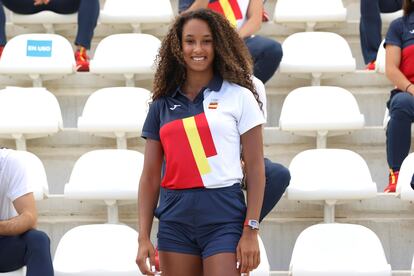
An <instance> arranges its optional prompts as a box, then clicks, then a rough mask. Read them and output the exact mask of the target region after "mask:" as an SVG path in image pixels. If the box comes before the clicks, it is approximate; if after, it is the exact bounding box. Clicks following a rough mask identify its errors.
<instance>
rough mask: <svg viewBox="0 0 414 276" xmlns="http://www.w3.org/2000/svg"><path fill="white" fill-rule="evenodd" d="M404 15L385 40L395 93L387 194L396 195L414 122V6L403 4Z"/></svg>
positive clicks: (409, 1) (391, 107)
mask: <svg viewBox="0 0 414 276" xmlns="http://www.w3.org/2000/svg"><path fill="white" fill-rule="evenodd" d="M403 4H404V5H403V10H404V15H403V16H402V17H400V18H397V19H395V20H394V21H393V22H391V25H390V27H389V29H388V32H387V36H386V38H385V51H386V60H385V72H386V75H387V77H388V79H389V80H390V81H391V82H392V83H393V85H394V86H395V89H393V90H392V91H391V94H390V100H389V101H388V103H387V106H388V109H389V111H390V120H389V122H388V126H387V134H386V135H387V141H386V146H387V161H388V166H389V169H390V174H389V184H388V186H387V187H386V188H385V190H384V192H386V193H391V192H395V189H396V186H397V181H398V175H399V171H400V168H401V165H402V163H403V161H404V159H405V158H406V157H407V155H408V153H409V151H410V146H411V124H412V123H413V122H414V67H413V64H414V41H413V39H412V37H413V34H412V29H413V23H412V22H414V2H413V1H412V0H404V2H403Z"/></svg>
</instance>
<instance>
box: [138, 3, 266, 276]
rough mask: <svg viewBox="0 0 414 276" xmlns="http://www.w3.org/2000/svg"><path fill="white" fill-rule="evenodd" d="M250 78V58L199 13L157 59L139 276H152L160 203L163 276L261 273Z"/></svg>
mask: <svg viewBox="0 0 414 276" xmlns="http://www.w3.org/2000/svg"><path fill="white" fill-rule="evenodd" d="M251 76H252V63H251V60H250V58H249V54H248V51H247V49H246V47H245V46H244V43H243V41H242V40H241V39H240V38H239V36H238V34H237V33H236V31H235V30H234V29H233V27H231V25H230V24H229V23H228V21H227V20H226V19H225V18H224V17H222V16H221V15H219V14H217V13H214V12H212V11H209V10H205V9H202V10H197V11H193V12H189V13H185V14H183V15H181V16H180V17H178V18H177V19H176V20H175V22H174V24H173V26H172V27H171V29H170V30H169V32H168V34H167V36H166V38H165V39H164V41H163V43H162V46H161V49H160V53H159V56H158V67H157V70H156V73H155V79H154V91H153V93H154V94H153V103H152V104H151V107H150V110H149V113H148V116H147V119H146V122H145V124H144V127H143V132H142V133H143V134H142V135H143V137H144V138H146V139H147V141H146V145H145V161H144V169H143V172H142V176H141V180H140V186H139V195H138V207H139V233H140V235H139V250H138V255H137V264H138V266H139V268H140V270H141V272H142V273H143V274H148V275H154V274H155V273H156V271H155V269H154V265H155V249H154V247H153V245H152V244H151V241H150V231H151V226H152V221H153V216H154V210H155V207H156V204H157V200H158V196H159V194H160V203H159V206H158V208H157V209H156V210H155V216H156V217H158V219H159V229H158V235H157V237H158V249H159V256H160V263H161V268H160V269H161V271H162V275H167V276H168V275H203V274H204V275H218V276H220V275H230V276H231V275H240V273H248V272H249V271H251V270H253V269H254V268H256V267H257V266H258V264H259V263H260V254H259V245H258V237H257V232H258V231H257V228H258V220H259V215H260V209H261V206H262V200H263V192H264V164H263V144H262V126H261V125H262V124H263V123H264V117H263V114H262V112H261V110H260V105H261V102H260V101H259V100H258V94H257V93H256V91H255V89H254V86H253V83H252V79H251ZM240 146H242V148H243V160H244V162H245V170H246V175H247V183H248V194H247V202H248V204H247V208H246V205H245V202H244V195H243V193H242V191H241V187H240V182H241V180H242V178H243V173H242V169H241V165H240V150H241V147H240ZM163 161H165V168H164V176H163V178H162V180H161V181H160V174H161V167H162V163H163ZM160 184H161V193H159V192H160ZM148 257H149V259H150V266H147V264H146V259H147V258H148ZM177 264H180V265H177Z"/></svg>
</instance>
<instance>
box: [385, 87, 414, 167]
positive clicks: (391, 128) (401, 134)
mask: <svg viewBox="0 0 414 276" xmlns="http://www.w3.org/2000/svg"><path fill="white" fill-rule="evenodd" d="M413 120H414V96H412V95H411V94H409V93H403V92H402V93H398V94H396V95H395V96H394V97H393V98H392V100H391V104H390V121H389V122H388V127H387V133H386V135H387V141H386V146H387V161H388V165H389V167H390V169H392V170H393V171H399V170H400V167H401V164H402V162H403V161H404V159H405V157H407V155H408V153H409V150H410V145H411V123H412V122H413Z"/></svg>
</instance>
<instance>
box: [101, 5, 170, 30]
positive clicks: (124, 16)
mask: <svg viewBox="0 0 414 276" xmlns="http://www.w3.org/2000/svg"><path fill="white" fill-rule="evenodd" d="M173 17H174V14H173V9H172V7H171V3H170V1H169V0H151V1H137V0H106V1H105V4H104V7H103V9H102V10H101V13H100V22H101V23H104V24H131V26H132V27H133V29H134V32H140V31H141V24H143V23H145V24H148V23H151V24H163V25H165V24H168V23H170V22H171V20H172V19H173Z"/></svg>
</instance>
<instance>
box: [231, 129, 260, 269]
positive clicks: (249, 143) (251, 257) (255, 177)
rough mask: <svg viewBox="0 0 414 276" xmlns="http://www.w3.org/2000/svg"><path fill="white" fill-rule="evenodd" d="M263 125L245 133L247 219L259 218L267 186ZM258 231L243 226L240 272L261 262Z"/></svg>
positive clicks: (240, 245)
mask: <svg viewBox="0 0 414 276" xmlns="http://www.w3.org/2000/svg"><path fill="white" fill-rule="evenodd" d="M262 141H263V135H262V125H258V126H256V127H254V128H252V129H250V130H248V131H247V132H245V133H244V134H243V135H241V143H242V148H243V161H244V163H245V170H246V182H247V213H246V220H249V219H254V220H257V221H258V220H259V216H260V210H261V208H262V203H263V195H264V187H265V171H264V162H263V142H262ZM257 235H258V231H257V230H253V229H251V228H250V227H246V226H245V227H243V234H242V236H241V238H240V241H239V244H238V246H237V261H238V262H239V264H240V272H241V273H248V272H249V271H251V270H253V269H255V268H256V267H257V266H258V265H259V264H260V249H259V242H258V238H257Z"/></svg>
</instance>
